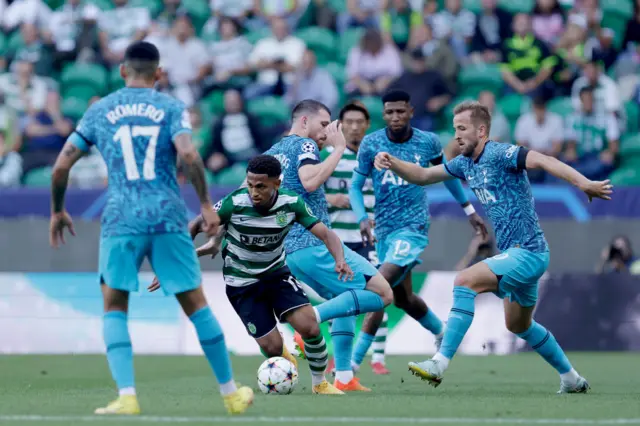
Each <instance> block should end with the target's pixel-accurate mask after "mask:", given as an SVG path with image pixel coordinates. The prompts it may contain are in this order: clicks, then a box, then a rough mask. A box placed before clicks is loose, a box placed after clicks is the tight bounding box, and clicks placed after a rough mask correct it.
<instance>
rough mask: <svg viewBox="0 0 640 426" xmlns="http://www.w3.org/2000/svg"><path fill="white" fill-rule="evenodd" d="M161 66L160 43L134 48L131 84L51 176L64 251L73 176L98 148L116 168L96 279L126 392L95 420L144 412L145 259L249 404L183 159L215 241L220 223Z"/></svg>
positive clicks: (225, 389)
mask: <svg viewBox="0 0 640 426" xmlns="http://www.w3.org/2000/svg"><path fill="white" fill-rule="evenodd" d="M159 60H160V55H159V53H158V49H157V48H156V47H155V46H154V45H152V44H150V43H146V42H136V43H133V44H131V45H130V46H129V47H128V48H127V50H126V52H125V59H124V64H123V65H121V66H120V74H121V75H122V77H123V78H124V80H125V82H126V87H125V88H123V89H121V90H118V91H117V92H115V93H112V94H111V95H109V96H107V97H105V98H104V99H102V100H100V101H98V102H96V103H95V104H93V105H92V106H91V107H90V108H89V110H87V112H86V113H85V114H84V116H83V118H82V120H81V121H80V123H79V124H78V127H77V129H76V130H75V132H74V133H73V134H72V135H71V136H70V137H69V140H68V141H67V142H66V144H65V146H64V148H63V149H62V152H61V153H60V155H59V156H58V159H57V160H56V164H55V166H54V169H53V177H52V215H51V224H50V242H51V245H52V246H53V247H58V245H59V243H60V242H62V243H63V244H64V234H63V233H64V229H65V228H68V229H69V231H70V232H71V234H72V235H73V234H74V231H73V224H72V221H71V217H70V216H69V214H68V213H67V212H66V210H65V209H64V194H65V191H66V189H67V181H68V177H69V170H70V169H71V167H72V166H73V164H74V163H75V162H76V161H77V160H78V159H80V158H81V157H82V156H83V155H84V153H86V152H87V151H88V150H89V148H90V146H92V145H95V146H96V147H97V148H98V150H99V151H100V153H101V154H102V157H103V158H104V160H105V162H106V163H107V167H108V170H109V186H108V190H107V191H108V196H109V198H108V201H107V205H106V207H105V210H104V213H103V215H102V226H101V228H102V230H101V236H100V258H99V276H100V278H99V279H100V285H101V288H102V294H103V297H104V306H105V314H104V342H105V346H106V348H107V361H108V363H109V369H110V370H111V374H112V376H113V379H114V381H115V382H116V385H117V387H118V390H119V397H118V399H116V400H115V401H113V402H111V403H110V404H108V405H107V406H106V407H103V408H98V409H97V410H95V413H96V414H140V406H139V404H138V399H137V397H136V388H135V382H134V373H133V351H132V348H131V338H130V336H129V330H128V326H127V311H128V302H129V293H130V292H132V291H137V290H138V286H139V282H138V270H139V268H140V265H141V264H142V261H143V260H144V258H145V257H146V258H148V259H149V262H150V264H151V267H152V268H153V270H154V272H155V273H156V275H157V276H158V278H159V280H160V281H161V282H162V286H163V288H164V291H165V292H166V293H168V294H173V295H175V296H176V298H177V299H178V302H179V303H180V305H181V306H182V309H183V310H184V312H185V314H186V315H187V316H188V317H189V319H190V320H191V322H192V323H193V325H194V327H195V329H196V333H197V334H198V338H199V340H200V344H201V346H202V350H203V351H204V354H205V356H206V357H207V360H208V361H209V364H210V365H211V368H212V369H213V372H214V374H215V376H216V378H217V380H218V382H219V383H220V391H221V393H222V396H223V400H224V405H225V407H226V409H227V411H228V412H229V413H230V414H238V413H242V412H244V411H246V409H247V408H248V407H249V405H250V404H251V403H252V401H253V392H252V390H251V389H250V388H248V387H242V388H237V387H236V384H235V382H234V380H233V376H232V371H231V362H230V359H229V354H228V352H227V347H226V344H225V341H224V335H223V333H222V329H221V327H220V324H219V323H218V321H217V320H216V318H215V316H214V315H213V313H212V312H211V309H210V308H209V306H208V304H207V300H206V299H205V295H204V293H203V291H202V287H201V274H200V265H199V263H198V259H197V258H196V253H195V251H194V248H193V242H192V241H191V238H190V237H189V234H188V233H187V211H186V207H185V205H184V202H183V201H182V198H181V195H180V188H179V186H178V182H177V180H176V154H177V156H178V157H180V160H181V162H182V164H183V166H184V167H185V169H186V173H187V175H188V176H189V179H190V181H191V183H192V184H193V186H194V188H195V190H196V193H197V194H198V198H199V199H200V210H201V212H202V216H204V218H205V220H206V222H207V226H206V232H207V233H208V234H213V233H214V232H215V231H216V228H217V226H218V223H219V222H220V220H219V218H218V215H217V214H216V212H215V211H214V210H213V207H212V205H211V200H210V199H209V193H208V190H207V185H206V181H205V174H204V165H203V163H202V159H201V158H200V156H199V155H198V151H197V150H196V149H195V147H194V146H193V144H192V143H191V125H190V122H189V115H188V113H187V111H186V110H185V107H184V105H183V104H182V103H181V102H178V101H176V100H175V99H174V98H172V97H170V96H167V95H164V94H161V93H159V92H156V91H155V90H153V86H154V84H155V82H156V80H157V79H158V78H159V75H160V69H159V68H158V63H159Z"/></svg>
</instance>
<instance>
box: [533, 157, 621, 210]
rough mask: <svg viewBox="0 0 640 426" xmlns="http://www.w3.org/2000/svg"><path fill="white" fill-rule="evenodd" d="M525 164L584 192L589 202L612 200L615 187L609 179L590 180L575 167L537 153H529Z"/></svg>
mask: <svg viewBox="0 0 640 426" xmlns="http://www.w3.org/2000/svg"><path fill="white" fill-rule="evenodd" d="M525 164H526V167H527V169H542V170H544V171H546V172H547V173H550V174H552V175H553V176H555V177H557V178H560V179H563V180H566V181H567V182H569V183H570V184H572V185H574V186H575V187H577V188H579V189H580V190H581V191H584V192H585V193H586V194H587V196H588V197H589V201H591V199H593V198H602V199H603V200H610V199H611V194H612V193H613V190H612V189H613V185H611V184H610V183H609V180H608V179H607V180H604V181H592V180H589V179H587V178H586V177H585V176H584V175H582V173H580V172H579V171H577V170H576V169H574V168H573V167H571V166H568V165H566V164H565V163H563V162H562V161H560V160H558V159H556V158H553V157H550V156H548V155H544V154H541V153H539V152H536V151H529V152H527V154H526V163H525Z"/></svg>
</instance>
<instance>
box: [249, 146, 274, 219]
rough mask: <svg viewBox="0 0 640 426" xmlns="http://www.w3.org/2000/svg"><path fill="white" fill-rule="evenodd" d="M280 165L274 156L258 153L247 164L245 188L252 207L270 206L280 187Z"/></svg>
mask: <svg viewBox="0 0 640 426" xmlns="http://www.w3.org/2000/svg"><path fill="white" fill-rule="evenodd" d="M281 173H282V166H281V165H280V161H278V159H277V158H276V157H273V156H271V155H258V156H257V157H254V158H252V159H251V160H250V161H249V164H248V165H247V189H248V190H249V196H250V197H251V202H252V203H253V205H254V207H271V205H272V204H273V202H274V200H275V196H276V193H277V192H278V189H279V188H280V174H281Z"/></svg>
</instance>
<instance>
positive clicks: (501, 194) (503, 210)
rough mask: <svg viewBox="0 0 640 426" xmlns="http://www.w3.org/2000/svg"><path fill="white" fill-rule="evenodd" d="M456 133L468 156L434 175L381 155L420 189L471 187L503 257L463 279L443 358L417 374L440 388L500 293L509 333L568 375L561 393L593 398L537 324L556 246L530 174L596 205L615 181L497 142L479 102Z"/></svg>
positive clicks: (412, 366) (459, 116) (463, 107)
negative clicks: (563, 184)
mask: <svg viewBox="0 0 640 426" xmlns="http://www.w3.org/2000/svg"><path fill="white" fill-rule="evenodd" d="M453 126H454V128H455V139H456V141H457V142H458V144H459V146H460V149H461V153H462V154H461V155H459V156H458V157H456V158H454V159H453V160H452V161H450V162H449V163H447V164H443V165H440V166H436V167H432V168H429V169H426V168H423V167H421V166H419V165H416V164H412V163H409V162H406V161H402V160H400V159H398V158H396V157H394V156H392V155H390V154H389V153H386V152H381V153H379V154H377V156H376V160H375V165H376V168H378V169H379V170H385V169H389V170H393V172H395V173H396V174H397V175H399V176H401V177H402V178H403V179H406V180H407V181H409V182H413V183H415V184H417V185H429V184H433V183H437V182H442V181H447V180H450V179H455V178H458V179H464V180H466V181H467V182H468V184H469V186H470V188H471V189H472V190H473V192H474V193H475V194H476V196H477V197H478V199H479V200H480V202H481V203H482V205H483V206H484V207H485V209H486V212H487V215H488V216H489V219H490V220H491V223H492V225H493V227H494V229H495V232H496V239H497V244H498V248H499V250H500V251H501V252H502V253H501V254H499V255H497V256H494V257H491V258H489V259H486V260H484V261H482V262H480V263H477V264H475V265H473V266H471V267H469V268H467V269H465V270H463V271H462V272H460V273H459V274H458V275H457V277H456V279H455V282H454V289H453V307H452V308H451V312H450V314H449V320H448V322H447V329H446V331H445V335H444V339H443V342H442V346H441V348H440V351H439V352H438V353H437V354H436V355H435V356H434V357H433V358H432V359H430V360H427V361H424V362H420V363H413V362H412V363H409V370H410V371H412V372H413V373H414V374H416V375H418V376H420V377H421V378H423V379H426V380H428V381H429V382H430V383H431V384H433V385H434V386H438V385H439V384H440V383H441V382H442V377H443V374H444V372H445V371H446V370H447V368H448V366H449V363H450V361H451V359H452V358H453V356H454V355H455V353H456V351H457V349H458V347H459V346H460V343H461V342H462V339H463V337H464V335H465V334H466V332H467V331H468V330H469V327H470V326H471V322H472V321H473V315H474V310H475V298H476V296H477V295H478V294H480V293H485V292H493V293H496V294H497V295H498V296H499V297H501V298H503V299H504V310H505V322H506V326H507V329H508V330H509V331H511V332H512V333H514V334H516V335H517V336H518V337H520V338H521V339H523V340H525V341H526V342H527V343H528V344H529V345H530V346H531V347H532V348H533V349H534V350H535V351H536V352H538V354H540V355H541V356H542V357H543V358H544V359H545V360H546V361H547V362H548V363H549V364H551V366H553V367H554V368H555V369H556V370H557V371H558V373H559V374H560V380H561V382H560V390H559V391H558V393H584V392H587V390H588V389H589V384H588V383H587V381H586V380H585V379H584V378H583V377H581V376H580V375H578V373H577V372H576V370H575V369H574V368H573V367H572V365H571V363H570V362H569V360H568V359H567V356H566V355H565V353H564V351H563V350H562V348H560V345H559V344H558V342H557V341H556V339H555V337H553V334H551V332H550V331H548V330H547V329H546V328H544V327H543V326H542V325H540V324H538V323H537V322H535V320H534V319H533V311H534V308H535V305H536V302H537V298H538V280H539V279H540V277H541V276H542V274H543V273H544V272H545V270H546V269H547V266H548V264H549V247H548V245H547V241H546V240H545V238H544V234H543V232H542V229H541V228H540V224H539V222H538V216H537V214H536V212H535V207H534V200H533V195H532V193H531V185H530V184H529V179H528V177H527V173H526V171H527V170H531V169H542V170H544V171H546V172H547V173H550V174H552V175H554V176H556V177H558V178H560V179H564V180H566V181H567V182H569V183H571V184H572V185H574V186H576V187H578V188H579V189H580V190H582V191H584V192H585V193H586V194H587V196H588V197H589V200H591V199H592V198H601V199H604V200H610V199H611V194H612V192H613V191H612V185H611V184H610V183H609V181H608V180H605V181H598V182H596V181H591V180H589V179H587V178H586V177H584V176H583V175H582V174H580V173H579V172H577V171H576V170H574V169H573V168H571V167H569V166H567V165H566V164H564V163H562V162H560V161H558V160H556V159H555V158H553V157H549V156H546V155H544V154H540V153H538V152H536V151H531V150H528V149H526V148H524V147H520V146H516V145H510V144H504V143H497V142H494V141H491V140H489V136H488V135H489V131H490V127H491V115H490V113H489V111H488V110H487V108H486V107H484V106H482V105H481V104H479V103H477V102H463V103H461V104H459V105H458V106H456V108H455V110H454V118H453Z"/></svg>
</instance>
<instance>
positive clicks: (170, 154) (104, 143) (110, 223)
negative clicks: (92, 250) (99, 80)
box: [72, 88, 191, 237]
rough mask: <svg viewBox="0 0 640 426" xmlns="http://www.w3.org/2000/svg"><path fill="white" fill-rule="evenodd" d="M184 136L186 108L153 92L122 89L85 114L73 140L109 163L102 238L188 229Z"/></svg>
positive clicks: (172, 99) (187, 125) (188, 123)
mask: <svg viewBox="0 0 640 426" xmlns="http://www.w3.org/2000/svg"><path fill="white" fill-rule="evenodd" d="M185 132H191V124H190V121H189V115H188V113H187V112H186V110H185V107H184V105H183V104H182V103H181V102H179V101H178V100H176V99H174V98H172V97H170V96H168V95H165V94H162V93H159V92H157V91H155V90H153V89H143V88H140V89H138V88H124V89H120V90H118V91H117V92H114V93H112V94H110V95H109V96H107V97H105V98H103V99H101V100H100V101H98V102H96V103H95V104H93V105H92V106H91V107H90V108H89V109H88V110H87V112H86V113H85V114H84V116H83V117H82V120H80V123H79V124H78V127H77V129H76V134H77V136H79V138H78V137H75V138H74V139H72V140H74V141H80V142H79V143H76V144H77V145H83V143H82V142H84V146H79V147H80V148H81V149H84V150H87V149H88V147H89V146H90V145H95V146H96V147H97V148H98V150H99V151H100V153H101V154H102V157H103V158H104V161H105V163H106V164H107V169H108V178H109V186H108V189H107V195H108V199H107V204H106V207H105V209H104V212H103V214H102V236H103V237H108V236H115V235H136V234H160V233H168V232H183V231H185V230H186V226H187V211H186V207H185V204H184V202H183V200H182V197H181V196H180V188H179V186H178V182H177V179H176V156H177V153H176V149H175V147H174V145H173V140H174V138H175V137H176V136H177V135H179V134H181V133H185Z"/></svg>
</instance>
